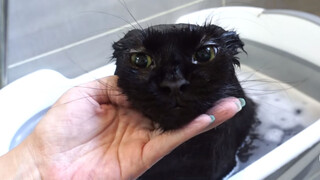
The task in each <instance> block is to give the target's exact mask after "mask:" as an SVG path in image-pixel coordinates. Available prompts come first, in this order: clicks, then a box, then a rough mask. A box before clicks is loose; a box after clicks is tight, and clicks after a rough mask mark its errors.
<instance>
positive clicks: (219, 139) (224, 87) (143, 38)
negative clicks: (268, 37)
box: [113, 24, 255, 180]
mask: <svg viewBox="0 0 320 180" xmlns="http://www.w3.org/2000/svg"><path fill="white" fill-rule="evenodd" d="M243 46H244V44H243V43H242V41H241V40H240V39H239V37H238V35H237V34H236V33H235V32H233V31H225V30H223V29H222V28H220V27H218V26H215V25H204V26H198V25H190V24H176V25H158V26H152V27H149V28H146V29H134V30H131V31H129V32H128V33H127V34H126V35H125V36H124V37H123V38H122V39H121V40H119V41H118V42H115V43H114V45H113V48H114V53H113V57H114V58H115V60H116V65H117V68H116V72H115V74H116V75H118V76H119V80H118V85H119V87H120V88H122V90H123V92H124V93H125V94H126V95H127V96H128V99H129V101H130V103H131V105H132V107H134V108H136V109H137V110H138V111H140V112H142V113H143V114H144V115H145V116H147V117H149V118H150V119H151V120H152V121H154V122H155V123H157V124H158V125H159V127H160V128H162V129H163V130H171V129H176V128H179V127H181V126H183V125H185V124H187V123H188V122H190V121H191V120H192V119H194V118H195V117H197V116H198V115H200V114H203V113H206V111H207V110H208V109H209V108H211V107H212V106H213V105H214V104H215V103H216V102H217V101H218V100H219V99H221V98H224V97H229V96H234V97H239V98H240V97H241V98H245V100H246V102H247V104H246V106H245V107H244V108H243V109H242V110H241V111H240V112H239V113H238V114H237V115H236V116H235V117H233V118H232V119H230V120H229V121H227V122H226V123H224V124H222V125H220V126H219V127H217V128H215V129H212V130H210V131H208V132H206V133H203V134H201V135H198V136H197V137H194V138H192V139H191V140H189V141H187V142H185V143H184V144H182V145H180V146H179V147H178V148H176V149H175V150H174V151H173V152H171V153H170V154H169V155H167V156H166V157H164V158H163V159H162V160H160V161H159V162H158V163H156V164H155V165H154V166H153V167H151V168H150V169H149V170H148V171H147V172H146V173H145V174H143V175H142V176H141V177H140V179H167V180H170V179H221V178H223V177H224V176H225V175H227V174H228V173H229V172H230V171H231V170H232V169H233V167H234V166H235V164H236V161H235V155H236V153H237V150H238V148H239V147H240V146H241V144H242V143H243V141H244V139H245V137H246V136H247V135H248V132H249V131H250V128H251V126H252V124H253V123H254V121H255V105H254V103H253V102H252V101H251V100H250V99H249V98H248V97H247V96H246V95H245V93H244V91H243V89H242V88H241V86H240V83H239V81H238V79H237V77H236V75H235V71H234V65H239V61H238V59H237V58H236V57H235V56H236V55H237V54H238V51H239V50H241V49H243Z"/></svg>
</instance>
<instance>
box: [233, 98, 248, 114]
mask: <svg viewBox="0 0 320 180" xmlns="http://www.w3.org/2000/svg"><path fill="white" fill-rule="evenodd" d="M238 99H239V101H237V102H235V103H236V105H237V107H238V111H240V110H241V109H242V107H244V106H245V105H246V100H244V99H243V98H238Z"/></svg>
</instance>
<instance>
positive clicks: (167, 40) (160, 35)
mask: <svg viewBox="0 0 320 180" xmlns="http://www.w3.org/2000/svg"><path fill="white" fill-rule="evenodd" d="M140 32H141V33H142V38H140V39H139V40H141V45H143V46H147V47H150V46H153V47H155V46H156V47H163V46H168V45H171V46H172V45H176V46H179V47H185V45H194V46H197V45H198V44H201V43H204V42H206V41H208V40H212V39H214V38H219V37H220V36H221V35H222V34H223V33H224V32H225V30H223V29H222V28H220V27H218V26H215V25H204V26H199V25H194V24H161V25H155V26H150V27H148V28H146V29H144V30H141V31H140Z"/></svg>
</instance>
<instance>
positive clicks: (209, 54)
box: [192, 46, 217, 64]
mask: <svg viewBox="0 0 320 180" xmlns="http://www.w3.org/2000/svg"><path fill="white" fill-rule="evenodd" d="M216 53H217V48H216V47H214V46H204V47H202V48H200V49H198V50H197V52H196V53H195V54H194V55H193V58H192V63H193V64H201V63H206V62H209V61H212V60H213V59H214V58H215V56H216Z"/></svg>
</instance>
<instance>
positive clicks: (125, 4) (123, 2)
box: [119, 0, 144, 31]
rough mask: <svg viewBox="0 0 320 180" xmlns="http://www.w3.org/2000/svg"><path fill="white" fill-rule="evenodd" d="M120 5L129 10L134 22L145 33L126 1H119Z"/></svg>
mask: <svg viewBox="0 0 320 180" xmlns="http://www.w3.org/2000/svg"><path fill="white" fill-rule="evenodd" d="M119 2H120V4H121V5H122V6H123V7H124V8H125V9H126V10H127V12H128V13H129V15H130V16H131V18H132V19H133V20H134V22H135V23H136V24H137V25H138V26H139V27H140V30H142V31H144V29H143V28H142V26H141V25H140V23H139V22H138V21H137V19H136V18H135V17H134V16H133V14H132V13H131V11H130V9H129V7H128V5H127V3H126V1H125V0H119Z"/></svg>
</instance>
